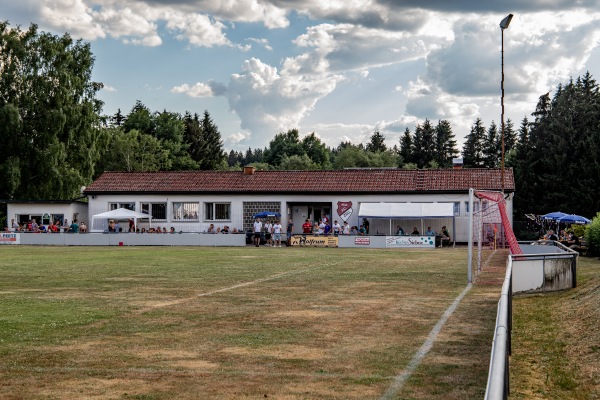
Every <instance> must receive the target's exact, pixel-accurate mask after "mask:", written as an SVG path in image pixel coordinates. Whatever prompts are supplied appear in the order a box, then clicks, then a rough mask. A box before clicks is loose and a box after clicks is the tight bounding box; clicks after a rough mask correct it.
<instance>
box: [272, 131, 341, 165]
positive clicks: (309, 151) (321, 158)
mask: <svg viewBox="0 0 600 400" xmlns="http://www.w3.org/2000/svg"><path fill="white" fill-rule="evenodd" d="M301 144H302V149H303V150H304V152H305V155H306V157H307V158H308V161H310V163H309V164H314V165H316V166H317V167H318V168H316V169H331V161H330V158H331V151H330V150H329V149H328V148H327V146H325V144H324V143H323V142H322V141H321V139H319V138H318V137H317V135H315V133H314V132H313V133H311V134H310V135H306V136H305V137H304V138H303V139H302V142H301ZM300 157H302V156H300ZM282 163H283V160H282ZM280 166H281V164H280ZM283 169H286V168H283ZM310 169H314V168H310Z"/></svg>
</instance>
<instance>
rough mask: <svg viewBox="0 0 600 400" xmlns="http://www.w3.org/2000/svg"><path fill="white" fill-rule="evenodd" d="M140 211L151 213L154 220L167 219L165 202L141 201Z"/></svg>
mask: <svg viewBox="0 0 600 400" xmlns="http://www.w3.org/2000/svg"><path fill="white" fill-rule="evenodd" d="M142 212H143V213H146V214H150V215H152V219H154V220H162V221H166V220H167V203H142Z"/></svg>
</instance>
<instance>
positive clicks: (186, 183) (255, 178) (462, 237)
mask: <svg viewBox="0 0 600 400" xmlns="http://www.w3.org/2000/svg"><path fill="white" fill-rule="evenodd" d="M501 177H502V171H501V170H500V169H483V168H453V169H431V170H403V169H388V168H382V169H345V170H326V171H325V170H320V171H257V170H255V168H254V167H244V168H243V170H241V171H164V172H104V173H103V174H102V175H100V176H99V177H98V179H96V180H95V181H94V182H93V183H92V184H90V185H89V186H87V187H86V188H85V189H84V190H83V192H82V193H83V195H84V196H85V197H87V199H88V203H87V209H86V208H85V203H83V204H82V203H80V202H70V201H65V202H27V201H11V202H8V214H7V215H8V218H7V219H8V223H10V220H11V219H13V218H14V219H15V220H17V221H18V222H24V221H26V220H28V219H29V218H31V217H33V216H37V217H38V218H41V220H42V222H43V221H44V218H45V219H46V220H50V219H52V218H55V216H57V215H58V216H61V217H62V218H64V219H68V220H69V222H70V221H72V220H73V219H77V220H79V221H85V222H86V224H87V225H88V231H89V232H104V231H105V230H106V229H107V224H108V221H107V220H105V219H95V218H94V216H95V215H98V214H102V213H105V212H107V211H111V210H116V209H121V208H125V209H128V210H132V211H136V212H138V213H144V214H149V215H151V219H139V220H137V221H136V222H137V228H140V229H141V228H146V229H148V228H149V227H150V226H154V227H156V226H160V227H166V228H167V229H170V228H174V230H175V231H176V232H183V233H188V232H189V233H202V232H206V231H207V230H208V228H209V226H210V225H211V224H212V225H213V226H215V228H217V227H221V228H222V227H224V226H228V227H229V229H230V231H231V230H233V229H234V228H235V229H237V230H239V231H240V232H247V231H249V230H251V227H252V224H253V222H254V218H253V217H254V215H255V214H257V213H259V212H263V211H269V212H273V213H279V215H280V216H281V217H280V219H281V221H282V225H284V226H285V225H286V223H287V221H289V220H290V219H291V220H292V221H293V224H294V233H301V226H302V224H303V223H304V221H305V220H306V219H308V220H310V221H312V222H314V221H318V220H319V219H321V218H324V217H326V218H328V219H329V220H330V221H331V223H333V222H334V221H338V223H340V224H343V222H348V224H349V225H350V226H360V225H361V224H363V222H364V219H365V218H366V219H367V220H368V222H369V235H373V236H374V235H395V234H396V233H397V227H398V226H400V227H402V229H403V230H404V231H405V232H406V233H407V234H410V232H411V231H412V230H413V228H414V227H417V229H418V230H419V231H420V232H423V231H424V230H425V229H426V228H427V227H428V226H431V227H432V228H433V229H434V230H436V231H438V232H439V231H440V229H441V227H442V226H444V225H445V226H447V227H448V228H449V229H450V230H451V235H453V236H454V237H453V240H455V241H457V242H466V241H467V237H468V226H469V212H470V210H469V189H470V188H473V189H478V190H490V191H500V190H501V189H502V188H503V186H504V193H505V198H506V201H507V211H508V214H509V218H510V219H511V222H512V210H513V207H512V203H513V202H512V199H513V195H514V190H515V184H514V177H513V171H512V169H506V170H505V172H504V185H502V183H501ZM57 207H58V208H57ZM38 222H39V220H38ZM122 226H123V225H122Z"/></svg>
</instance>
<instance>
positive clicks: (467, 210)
mask: <svg viewBox="0 0 600 400" xmlns="http://www.w3.org/2000/svg"><path fill="white" fill-rule="evenodd" d="M470 212H471V210H470V209H469V202H468V201H465V215H469V213H470Z"/></svg>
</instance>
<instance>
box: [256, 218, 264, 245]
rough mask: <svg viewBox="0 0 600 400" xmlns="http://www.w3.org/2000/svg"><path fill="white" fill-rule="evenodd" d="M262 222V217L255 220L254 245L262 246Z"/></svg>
mask: <svg viewBox="0 0 600 400" xmlns="http://www.w3.org/2000/svg"><path fill="white" fill-rule="evenodd" d="M262 227H263V225H262V222H260V218H256V220H255V221H254V245H255V246H256V247H258V246H260V232H261V231H262Z"/></svg>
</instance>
